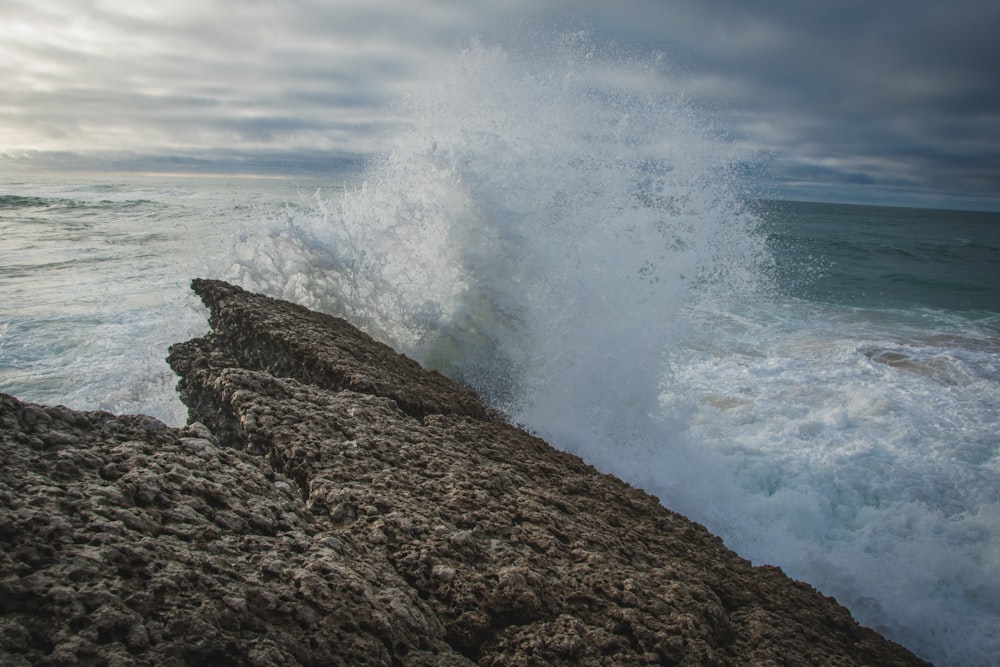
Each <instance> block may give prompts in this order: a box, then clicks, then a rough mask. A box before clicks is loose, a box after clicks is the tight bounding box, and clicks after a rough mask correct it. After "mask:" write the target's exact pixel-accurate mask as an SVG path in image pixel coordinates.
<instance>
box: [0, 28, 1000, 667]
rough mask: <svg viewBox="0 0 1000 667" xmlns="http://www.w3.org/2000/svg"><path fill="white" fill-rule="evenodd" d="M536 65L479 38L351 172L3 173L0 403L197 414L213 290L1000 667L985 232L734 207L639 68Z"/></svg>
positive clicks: (684, 125)
mask: <svg viewBox="0 0 1000 667" xmlns="http://www.w3.org/2000/svg"><path fill="white" fill-rule="evenodd" d="M591 55H592V54H591ZM543 60H544V63H545V65H544V66H539V64H538V63H539V59H537V58H534V57H530V58H529V57H520V56H516V55H513V54H511V53H509V52H506V51H504V50H502V49H496V48H491V47H488V46H482V45H474V46H473V47H470V49H469V50H468V51H466V52H464V53H463V57H462V60H461V63H460V64H459V65H456V66H455V68H454V69H453V70H451V71H447V72H441V73H438V75H437V77H436V78H435V79H434V80H433V81H431V82H429V83H428V85H427V86H425V87H424V88H423V89H422V90H421V91H420V92H419V93H416V94H414V95H412V96H411V97H409V98H408V99H407V100H405V101H403V102H401V103H400V104H399V106H398V107H396V108H395V109H394V113H396V114H397V115H398V117H399V118H403V119H407V122H405V123H401V124H400V129H398V131H397V133H396V134H394V136H393V139H392V148H391V149H390V150H388V151H387V152H386V153H385V154H383V155H379V156H372V157H371V159H370V160H369V161H368V162H367V164H366V166H365V167H364V168H360V169H358V170H356V171H353V172H350V171H348V172H345V171H342V170H340V169H339V167H337V166H336V165H332V166H331V170H330V172H329V173H328V174H311V175H309V176H307V177H303V176H288V177H284V178H240V177H235V176H206V175H176V174H175V175H170V174H53V173H47V174H25V173H17V174H6V175H2V176H0V391H4V392H7V393H10V394H14V395H15V396H17V397H19V398H21V399H22V400H26V401H34V402H41V403H48V404H58V403H61V404H64V405H67V406H69V407H72V408H75V409H102V410H110V411H114V412H142V413H147V414H151V415H153V416H155V417H158V418H159V419H161V420H163V421H165V422H167V423H169V424H172V425H179V424H182V423H184V421H185V419H186V412H185V409H184V407H183V406H182V405H181V403H180V402H179V400H178V399H177V396H176V393H175V389H174V385H175V382H176V378H175V377H174V376H173V375H172V374H171V372H170V370H169V369H168V368H167V366H166V363H165V362H164V361H163V359H164V357H165V356H166V354H167V348H168V346H169V345H170V344H172V343H174V342H177V341H182V340H186V339H188V338H190V337H192V336H195V335H201V334H203V333H204V332H206V331H207V323H206V320H205V315H206V313H205V311H204V309H203V308H202V307H201V306H200V304H199V303H198V302H197V301H196V299H195V298H194V297H193V296H192V295H191V294H190V292H189V290H188V283H189V281H190V279H191V278H193V277H198V276H202V277H215V278H222V279H226V280H230V281H232V282H235V283H237V284H240V285H242V286H244V287H246V288H248V289H252V290H257V291H262V292H265V293H267V294H270V295H272V296H276V297H280V298H285V299H290V300H293V301H296V302H299V303H302V304H303V305H306V306H308V307H312V308H316V309H321V310H324V311H327V312H331V313H334V314H337V315H343V316H346V317H347V318H349V319H350V320H351V321H353V322H355V323H356V324H358V325H360V326H362V327H363V328H365V329H366V330H368V331H369V332H370V333H372V334H373V335H375V336H376V337H379V338H381V339H383V340H385V341H387V342H389V343H391V344H393V345H394V346H396V347H397V348H398V349H400V350H401V351H403V352H406V353H407V354H409V355H411V356H413V357H415V358H417V359H418V360H420V361H421V362H423V363H424V364H426V365H429V366H431V367H434V368H437V369H439V370H441V371H443V372H445V373H447V374H449V375H450V376H452V377H454V378H456V379H459V380H461V381H463V382H467V383H469V384H471V385H473V386H474V387H475V388H477V389H478V390H479V391H480V392H481V393H482V394H483V395H484V396H486V397H487V399H488V400H490V401H491V402H492V403H493V404H494V405H495V406H497V407H498V408H500V409H503V410H505V411H506V412H507V413H508V414H509V415H510V416H511V419H512V420H513V421H515V422H517V423H520V424H524V425H525V426H527V427H528V428H530V429H531V430H533V431H534V432H536V433H538V434H539V435H541V436H542V437H544V438H546V439H547V440H548V441H549V442H551V443H552V444H553V445H555V446H557V447H560V448H562V449H565V450H569V451H572V452H575V453H577V454H579V455H581V456H582V457H583V458H585V459H586V460H587V461H588V462H590V463H592V464H594V465H595V466H597V467H598V468H600V469H602V470H605V471H608V472H611V473H614V474H616V475H618V476H620V477H622V478H624V479H625V480H627V481H629V482H631V483H633V484H635V485H637V486H640V487H642V488H644V489H646V490H647V491H649V492H651V493H653V494H655V495H657V496H658V497H659V498H660V499H661V501H662V502H663V504H664V505H666V506H667V507H669V508H671V509H674V510H676V511H680V512H682V513H684V514H686V515H687V516H689V517H691V518H692V519H694V520H696V521H698V522H700V523H702V524H704V525H705V526H706V527H708V528H709V529H710V530H711V531H713V532H714V533H716V534H718V535H719V536H721V537H722V538H723V539H724V540H725V542H726V544H727V545H728V546H729V547H730V548H732V549H734V550H736V551H737V552H738V553H740V554H741V555H742V556H744V557H746V558H748V559H751V560H752V561H753V562H754V563H755V564H762V563H770V564H776V565H779V566H781V567H782V568H783V569H784V570H785V572H786V573H788V574H789V575H791V576H793V577H795V578H799V579H802V580H805V581H807V582H809V583H810V584H812V585H813V586H815V587H817V588H819V589H820V590H821V591H822V592H823V593H825V594H827V595H832V596H835V597H836V598H837V599H838V601H840V602H841V603H842V604H844V605H846V606H847V607H848V608H849V609H850V610H851V611H852V613H853V614H854V615H855V616H856V617H857V618H858V619H859V620H860V621H861V622H862V623H864V624H865V625H868V626H870V627H873V628H875V629H876V630H878V631H880V632H882V633H884V634H885V635H887V636H888V637H890V638H891V639H894V640H895V641H898V642H900V643H902V644H903V645H905V646H907V647H908V648H910V649H912V650H913V651H915V652H916V653H917V654H919V655H920V656H922V657H924V658H927V659H929V660H932V661H934V662H936V663H938V664H941V665H949V664H950V665H989V664H997V662H998V660H1000V214H997V213H976V212H962V211H945V210H927V209H909V208H881V207H871V206H853V205H842V204H824V203H809V202H795V201H782V200H775V199H762V198H759V197H751V196H748V193H747V192H746V190H745V189H744V187H743V186H742V185H741V183H742V182H743V180H742V178H743V176H745V171H746V170H745V169H744V168H742V167H741V164H743V163H742V160H743V159H744V156H743V155H742V154H739V153H738V152H736V151H735V149H734V148H733V146H732V142H730V141H729V140H728V139H727V138H726V137H724V136H721V135H720V134H719V133H717V132H716V131H715V130H713V129H712V127H711V124H710V123H708V122H705V120H704V118H703V116H702V115H701V114H699V113H698V112H697V110H695V109H693V108H691V107H690V106H689V105H688V104H686V103H684V101H683V100H682V99H678V98H677V97H675V96H673V95H672V94H670V93H669V91H655V90H654V91H653V92H650V91H651V88H652V87H653V86H652V85H651V84H649V82H648V81H647V79H646V78H644V77H646V75H647V73H648V67H649V66H650V64H649V63H646V62H644V61H643V62H638V61H634V60H629V59H624V60H623V59H622V58H621V57H620V56H617V55H616V56H613V57H612V56H608V55H606V54H605V55H604V56H600V54H598V56H595V57H589V56H588V57H581V55H580V53H579V52H578V47H575V46H572V45H571V46H569V47H565V48H564V49H563V50H562V51H560V52H558V53H555V54H548V57H546V58H545V59H543ZM654 65H655V63H654ZM622 70H627V71H628V72H630V73H633V74H634V76H633V77H632V78H631V79H628V81H629V84H628V85H624V84H622V83H621V82H622V81H624V80H625V79H624V78H623V77H622V76H620V74H621V71H622ZM609 71H615V72H618V74H619V76H613V77H612V76H609V75H608V72H609ZM609 81H613V82H614V83H608V82H609Z"/></svg>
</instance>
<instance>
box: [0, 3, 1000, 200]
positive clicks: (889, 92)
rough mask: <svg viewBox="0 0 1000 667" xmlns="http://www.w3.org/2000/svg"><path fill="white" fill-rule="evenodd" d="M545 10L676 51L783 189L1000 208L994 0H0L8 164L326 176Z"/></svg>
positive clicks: (1, 134)
mask: <svg viewBox="0 0 1000 667" xmlns="http://www.w3.org/2000/svg"><path fill="white" fill-rule="evenodd" d="M532 22H533V23H534V24H535V25H539V24H543V25H548V26H551V30H552V32H553V34H555V33H557V32H558V31H559V30H567V31H568V30H579V29H584V30H587V31H589V32H590V33H591V35H592V38H593V39H594V40H596V41H599V42H613V43H615V44H618V45H624V46H627V47H628V48H629V49H632V50H636V51H641V52H649V53H653V52H659V53H662V54H663V55H664V58H665V59H666V60H667V61H668V62H669V63H670V67H669V68H667V69H666V70H665V72H666V71H669V72H670V73H669V74H666V73H664V74H663V76H664V77H667V78H670V79H671V80H670V81H669V84H670V85H671V86H674V87H675V88H677V89H679V90H681V91H682V92H683V93H684V94H685V95H686V96H687V97H689V98H690V99H691V100H693V101H694V102H695V103H696V104H698V105H699V106H701V107H703V108H704V109H705V110H706V113H710V114H712V116H713V117H714V118H715V121H716V122H717V124H718V125H719V126H721V127H724V128H725V130H726V132H727V133H728V134H729V135H730V136H731V137H733V138H734V140H736V141H740V142H742V143H743V144H745V145H746V146H747V147H748V148H749V149H751V150H752V151H754V152H755V153H756V154H758V155H760V156H762V159H764V161H765V162H766V165H765V168H764V174H765V178H766V180H767V181H768V183H769V185H768V187H769V188H770V189H771V190H772V191H773V192H775V193H777V194H779V195H782V196H787V197H791V198H800V199H817V200H835V201H836V200H842V201H858V202H875V203H880V202H881V203H903V204H906V203H911V204H926V205H937V206H957V207H972V208H987V209H994V210H1000V74H998V72H1000V38H998V37H997V33H998V29H1000V2H997V1H996V0H952V1H951V2H947V3H946V2H942V1H941V0H882V1H880V2H871V1H870V0H865V1H864V2H862V1H860V0H812V1H810V2H802V1H801V0H758V1H756V2H752V3H750V2H745V1H744V0H648V1H647V0H617V2H608V1H607V0H573V1H569V0H565V1H563V0H548V1H546V0H504V1H503V2H499V1H497V0H492V1H476V0H454V1H452V0H280V1H279V0H271V1H266V2H265V1H262V0H171V1H170V2H165V1H163V0H157V1H155V2H153V1H147V0H45V2H39V1H38V0H0V90H2V91H3V92H2V93H0V173H2V172H3V171H4V170H5V169H22V168H24V167H25V166H28V165H38V166H46V167H48V168H53V167H60V168H73V167H88V168H101V167H102V166H103V167H114V168H133V169H140V168H143V169H148V168H156V169H159V170H165V169H171V168H175V169H197V170H212V169H218V170H233V169H239V170H243V171H248V170H249V171H279V172H280V171H281V170H282V169H284V170H300V171H301V170H309V169H316V170H322V169H323V168H324V165H327V164H329V163H330V160H331V159H332V157H331V156H337V155H350V154H363V153H369V152H372V151H379V150H381V149H382V148H384V143H383V142H384V140H385V137H386V134H387V133H386V131H385V125H386V123H388V122H390V120H389V119H388V117H387V115H386V113H385V112H384V109H385V108H386V105H387V103H389V102H390V101H392V100H393V99H395V98H396V97H397V96H399V95H403V94H405V93H406V92H407V91H408V90H410V89H411V88H412V87H413V86H418V85H421V82H422V81H426V78H427V76H428V72H433V71H434V70H435V68H438V67H440V65H441V63H444V62H447V61H448V60H449V59H454V58H455V57H456V53H458V51H459V50H460V49H461V48H462V46H463V44H466V43H467V42H468V40H469V39H470V37H472V36H479V37H480V38H482V39H483V40H486V41H491V42H496V43H498V44H505V43H509V42H510V41H511V38H512V36H515V35H517V34H518V33H519V32H520V31H523V30H524V27H525V25H528V24H530V23H532ZM535 34H538V35H542V33H535ZM522 37H523V36H522ZM539 38H544V37H539ZM522 41H523V39H522Z"/></svg>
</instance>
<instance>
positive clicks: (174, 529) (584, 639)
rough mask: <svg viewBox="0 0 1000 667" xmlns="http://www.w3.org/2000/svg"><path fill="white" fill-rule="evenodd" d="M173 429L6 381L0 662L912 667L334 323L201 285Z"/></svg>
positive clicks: (807, 598)
mask: <svg viewBox="0 0 1000 667" xmlns="http://www.w3.org/2000/svg"><path fill="white" fill-rule="evenodd" d="M192 287H193V289H194V290H195V292H197V294H198V295H199V296H200V297H201V298H202V300H203V301H204V303H205V304H206V305H207V306H208V308H209V310H210V312H211V315H210V324H211V328H212V331H211V333H209V334H208V335H206V336H204V337H202V338H198V339H195V340H192V341H188V342H186V343H181V344H178V345H175V346H173V347H172V348H171V350H170V356H169V359H168V361H169V363H170V365H171V367H172V368H173V369H174V370H175V371H176V372H177V374H178V375H179V376H180V378H181V379H180V383H179V385H178V388H179V391H180V394H181V397H182V399H183V400H184V402H185V403H186V404H187V405H188V407H189V410H190V417H191V423H190V425H189V426H187V427H185V428H168V427H166V426H164V425H163V424H161V423H159V422H158V421H156V420H154V419H152V418H149V417H143V416H115V415H112V414H108V413H103V412H76V411H72V410H69V409H66V408H63V407H44V406H39V405H32V404H25V403H21V402H19V401H18V400H17V399H15V398H13V397H11V396H7V395H2V394H0V428H2V430H0V450H2V460H3V474H2V477H0V665H22V664H23V665H27V664H47V665H64V664H94V665H97V664H102V665H115V664H122V665H124V664H149V665H159V664H168V665H184V664H188V665H203V664H204V665H300V664H301V665H442V666H443V665H472V664H479V665H548V664H563V665H639V664H664V665H734V664H753V665H810V664H811V665H916V664H926V663H923V662H922V661H920V660H919V659H917V658H916V657H914V656H913V655H912V654H911V653H909V652H908V651H907V650H905V649H904V648H902V647H900V646H898V645H896V644H894V643H892V642H889V641H887V640H886V639H884V638H882V637H881V636H880V635H878V634H877V633H875V632H873V631H871V630H869V629H866V628H863V627H860V626H859V625H858V624H857V623H856V622H855V621H854V619H853V618H852V617H851V615H850V614H849V612H848V611H847V610H846V609H845V608H843V607H842V606H840V605H839V604H837V602H836V601H835V600H833V599H832V598H829V597H824V596H823V595H821V594H820V593H818V592H817V591H815V590H814V589H812V588H811V587H809V586H807V585H805V584H803V583H800V582H797V581H794V580H792V579H789V578H788V577H786V576H785V575H784V574H783V573H782V572H781V571H780V570H779V569H777V568H773V567H752V566H751V564H750V563H749V562H747V561H746V560H743V559H741V558H740V557H738V556H737V555H736V554H734V553H733V552H731V551H729V550H728V549H726V547H725V546H724V545H723V544H722V542H721V540H719V539H718V538H716V537H714V536H713V535H711V534H710V533H708V532H707V531H706V530H705V529H704V528H703V527H701V526H700V525H698V524H696V523H693V522H691V521H690V520H688V519H686V518H685V517H683V516H681V515H678V514H676V513H673V512H671V511H669V510H667V509H665V508H664V507H662V506H661V505H660V503H659V502H658V501H657V499H656V498H654V497H652V496H650V495H648V494H645V493H643V492H642V491H639V490H637V489H634V488H632V487H630V486H628V485H627V484H625V483H623V482H622V481H620V480H618V479H616V478H614V477H612V476H609V475H604V474H601V473H599V472H598V471H596V470H595V469H593V468H592V467H590V466H588V465H586V464H585V463H584V462H583V461H581V460H580V459H579V458H577V457H575V456H572V455H570V454H566V453H563V452H559V451H556V450H555V449H553V448H552V447H550V446H549V445H547V444H546V443H545V442H543V441H541V440H539V439H537V438H535V437H532V436H531V435H530V434H528V433H526V432H524V431H523V430H521V429H518V428H516V427H514V426H512V425H510V424H508V423H506V422H505V421H504V420H503V419H502V418H499V417H498V416H497V415H494V414H492V413H491V412H490V411H489V410H488V409H487V408H486V406H484V405H483V404H482V403H481V402H480V401H479V399H478V398H477V397H476V396H475V395H473V394H472V393H470V392H469V391H467V390H465V389H463V388H461V387H458V386H456V385H455V384H453V383H452V382H450V381H449V380H447V379H446V378H444V377H443V376H441V375H438V374H436V373H432V372H428V371H425V370H423V369H422V368H421V367H420V366H419V365H418V364H416V363H415V362H413V361H412V360H410V359H407V358H406V357H404V356H402V355H399V354H397V353H396V352H395V351H393V350H392V349H391V348H389V347H387V346H385V345H382V344H380V343H378V342H376V341H374V340H372V339H371V338H370V337H368V336H367V335H365V334H364V333H362V332H360V331H359V330H357V329H356V328H354V327H352V326H351V325H350V324H348V323H347V322H345V321H343V320H340V319H337V318H334V317H330V316H327V315H323V314H319V313H315V312H311V311H309V310H307V309H305V308H302V307H300V306H296V305H294V304H290V303H287V302H283V301H277V300H273V299H270V298H267V297H264V296H260V295H256V294H252V293H249V292H246V291H244V290H242V289H240V288H238V287H235V286H232V285H228V284H226V283H223V282H218V281H206V280H196V281H194V282H193V284H192Z"/></svg>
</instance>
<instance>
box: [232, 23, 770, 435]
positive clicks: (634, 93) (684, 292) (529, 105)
mask: <svg viewBox="0 0 1000 667" xmlns="http://www.w3.org/2000/svg"><path fill="white" fill-rule="evenodd" d="M664 66H665V65H664V63H663V61H662V59H660V58H657V57H649V58H645V59H643V58H639V57H633V56H628V55H626V54H622V53H620V52H613V51H611V50H605V51H601V50H599V49H597V48H596V47H595V46H594V45H593V44H592V43H591V42H590V41H589V39H588V38H587V37H586V36H585V35H580V34H575V35H571V36H568V37H566V38H563V39H561V40H557V42H556V43H555V44H554V45H551V46H549V47H545V48H544V49H542V48H536V49H534V50H533V51H531V52H530V53H527V54H526V53H523V52H512V51H510V50H507V49H504V48H501V47H497V46H491V45H486V44H483V43H479V42H473V43H472V44H470V45H469V46H468V47H467V48H466V49H465V50H464V51H463V52H462V53H461V56H460V57H459V58H458V59H457V60H456V61H455V62H454V64H453V65H451V66H450V67H448V68H446V69H445V70H443V71H440V72H437V73H436V75H435V77H434V78H433V80H432V81H428V82H427V83H426V84H425V85H424V86H423V87H422V88H421V89H420V90H418V91H416V92H414V93H412V94H411V95H410V96H409V97H408V98H406V99H404V100H402V101H400V102H399V103H398V105H397V106H396V107H394V108H393V110H392V111H393V113H394V115H395V117H396V118H398V119H399V121H400V129H399V131H398V132H397V133H396V134H395V135H394V136H393V138H392V149H391V150H390V151H389V152H388V153H387V154H386V155H384V156H382V157H380V158H378V159H376V160H374V161H373V162H372V164H371V165H370V166H369V168H368V169H367V171H366V173H365V175H364V178H363V180H362V182H361V183H360V185H358V186H357V187H352V188H349V189H347V190H346V191H344V192H343V193H341V194H340V196H339V198H337V199H336V200H330V199H324V198H323V197H322V195H317V197H316V199H315V201H314V202H313V203H314V209H315V210H314V211H313V212H311V213H298V214H294V213H293V214H290V215H288V216H287V217H286V219H285V220H284V222H283V224H282V225H279V227H280V229H276V230H275V231H274V233H273V234H272V237H271V238H270V239H269V241H268V242H267V244H266V246H267V247H266V248H262V247H260V246H255V247H254V248H252V251H251V253H252V256H249V257H247V256H244V257H243V258H242V260H243V261H240V262H238V263H237V265H238V266H237V270H236V272H235V273H231V277H235V278H239V279H242V280H244V281H245V282H249V283H250V284H251V285H252V286H253V287H258V288H263V289H265V290H269V291H271V292H272V293H274V292H277V293H278V294H279V295H281V296H288V297H292V298H295V299H296V300H299V301H301V302H305V303H306V305H311V306H314V307H319V308H323V309H325V310H332V311H335V312H338V313H340V314H343V315H346V316H347V317H349V318H350V319H351V320H352V321H355V322H358V323H359V324H361V325H363V326H366V327H367V328H368V329H369V330H370V331H372V332H373V333H375V334H376V335H378V336H380V337H382V338H384V339H386V340H388V341H390V342H391V343H393V344H394V345H396V346H397V347H399V348H400V349H402V350H404V351H405V352H407V353H408V354H410V355H411V356H414V357H416V358H417V359H419V360H420V361H422V362H423V363H424V364H425V365H428V366H430V367H432V368H436V369H438V370H441V371H442V372H444V373H446V374H448V375H450V376H452V377H454V378H457V379H460V380H463V381H465V382H467V383H469V384H470V385H472V386H474V387H475V388H476V389H477V390H478V391H480V393H482V394H483V395H484V396H486V397H488V398H489V400H491V401H492V402H493V403H494V404H495V405H496V406H497V407H499V408H500V409H502V410H504V411H506V412H508V413H509V414H511V415H512V416H513V417H514V418H515V419H519V420H522V421H524V422H525V423H527V424H531V423H533V422H535V423H541V422H543V421H544V419H545V416H546V415H552V414H560V413H566V412H567V411H569V412H570V413H571V414H573V415H574V416H575V417H576V418H577V419H578V420H581V423H582V422H588V423H589V426H588V429H589V430H593V431H595V434H597V435H601V436H603V437H613V438H616V439H621V438H622V437H623V435H626V434H623V433H622V432H621V430H622V428H623V427H624V428H626V431H631V430H634V429H637V428H644V427H643V426H642V422H643V421H644V420H646V419H647V417H648V415H650V414H653V413H655V412H657V405H656V403H657V396H658V394H659V387H660V383H661V381H662V370H663V369H662V364H663V352H664V349H666V348H667V347H668V346H669V345H670V341H671V338H672V333H671V332H672V331H673V330H674V329H675V328H676V327H678V326H679V325H680V321H679V319H678V311H679V309H680V308H681V307H682V306H683V304H684V303H685V302H687V301H688V300H689V299H691V298H692V295H694V294H698V295H700V298H703V297H704V295H705V294H706V293H707V292H711V291H713V290H719V291H725V292H729V293H731V292H732V291H734V290H737V291H743V292H746V291H753V290H754V289H755V288H757V287H758V286H759V284H760V282H761V279H760V276H761V275H762V271H761V265H763V264H766V262H767V258H768V255H767V252H766V248H765V244H764V241H763V239H762V237H761V236H759V235H757V234H756V225H757V220H756V218H755V217H754V216H753V215H752V214H751V213H750V212H749V211H748V210H747V209H746V208H745V207H744V205H743V203H742V201H741V200H740V198H739V196H738V195H739V194H740V193H739V190H738V187H737V185H736V183H737V181H738V179H737V171H738V167H739V166H740V162H739V157H740V156H739V155H738V151H737V150H736V149H735V147H734V145H733V144H732V143H730V142H727V141H726V140H725V139H724V138H722V137H720V136H718V135H717V134H716V133H714V132H713V130H712V128H711V127H710V125H709V124H708V123H707V122H705V121H704V120H703V119H702V118H701V116H700V115H699V114H698V112H697V110H695V109H694V108H692V106H690V105H689V104H687V103H686V102H685V101H684V99H683V97H682V96H680V95H678V94H676V93H675V92H673V91H671V90H668V89H667V88H666V85H665V83H664V81H665V78H664V77H663V76H661V75H662V73H663V69H664ZM243 251H244V252H245V251H246V249H244V250H243ZM262 253H263V254H264V255H266V258H265V259H266V261H261V254H262ZM623 406H624V407H627V408H628V409H626V410H623V409H622V408H623ZM598 413H600V414H598ZM587 415H589V416H587ZM623 415H629V417H627V418H626V417H623ZM623 419H626V420H627V421H631V422H633V423H632V424H630V425H625V424H621V423H614V422H621V421H622V420H623Z"/></svg>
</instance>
